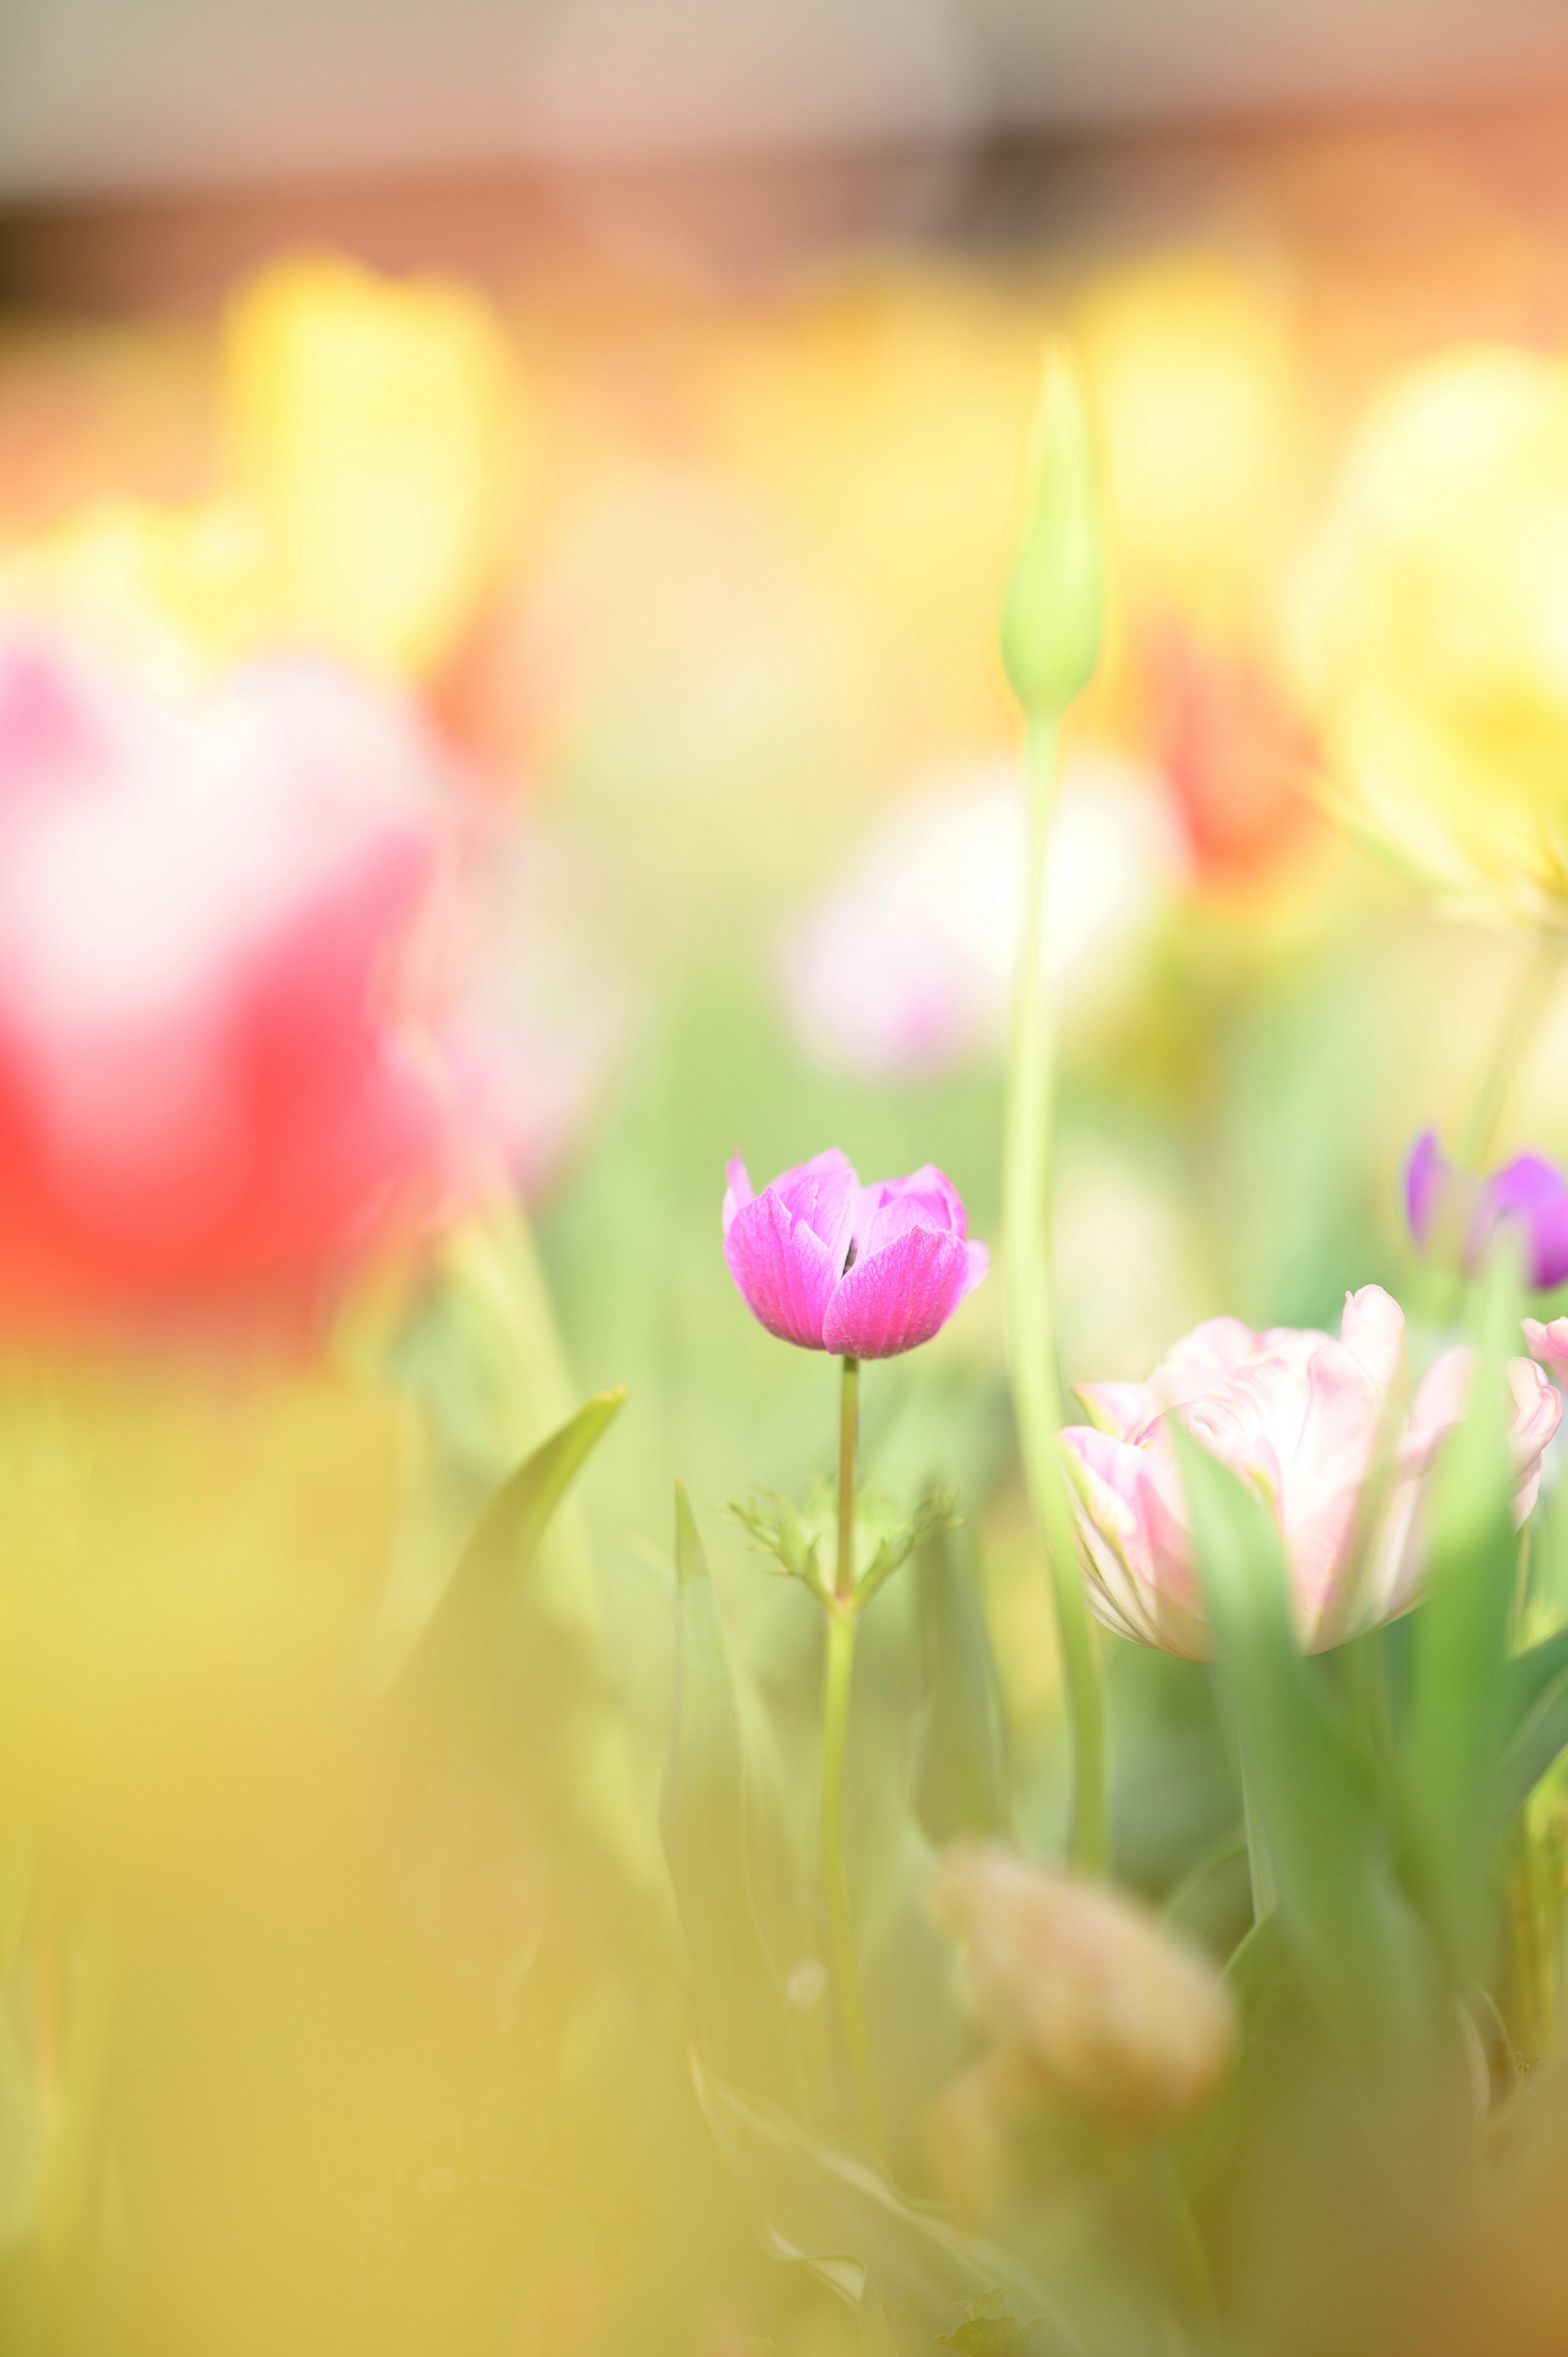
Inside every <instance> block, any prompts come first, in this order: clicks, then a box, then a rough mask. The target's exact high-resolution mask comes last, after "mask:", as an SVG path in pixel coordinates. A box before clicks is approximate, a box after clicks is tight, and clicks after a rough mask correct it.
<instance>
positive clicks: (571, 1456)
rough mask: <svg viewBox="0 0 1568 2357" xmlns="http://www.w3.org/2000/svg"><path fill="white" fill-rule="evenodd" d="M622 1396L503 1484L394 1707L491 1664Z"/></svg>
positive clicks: (433, 1696) (412, 1657)
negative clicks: (542, 1549)
mask: <svg viewBox="0 0 1568 2357" xmlns="http://www.w3.org/2000/svg"><path fill="white" fill-rule="evenodd" d="M625 1398H626V1393H625V1392H624V1391H614V1392H599V1393H597V1394H596V1395H595V1396H594V1398H592V1399H590V1400H588V1401H586V1402H585V1404H584V1405H583V1406H582V1407H580V1408H579V1409H578V1410H577V1413H576V1415H574V1416H573V1417H571V1419H570V1420H569V1421H568V1422H567V1423H565V1424H564V1425H563V1426H561V1428H560V1430H559V1431H557V1432H553V1433H552V1434H551V1435H550V1437H549V1438H548V1439H547V1440H544V1441H542V1442H541V1444H540V1446H539V1447H538V1448H536V1449H535V1450H534V1451H533V1454H532V1456H531V1457H528V1458H525V1459H524V1460H523V1462H522V1463H521V1465H520V1466H519V1467H518V1469H517V1470H516V1472H515V1473H513V1474H512V1475H511V1476H510V1478H509V1479H508V1480H505V1481H503V1482H502V1484H501V1486H500V1488H499V1490H498V1491H496V1494H495V1496H494V1497H493V1498H492V1499H491V1500H490V1502H489V1505H488V1506H487V1507H486V1509H485V1511H484V1513H483V1514H482V1515H481V1516H480V1518H479V1523H478V1528H477V1529H476V1531H475V1532H474V1534H473V1536H472V1538H470V1540H469V1541H468V1544H467V1546H466V1547H465V1548H464V1550H463V1554H462V1556H461V1558H460V1559H459V1561H458V1564H457V1567H456V1571H454V1573H453V1574H452V1577H451V1578H450V1579H449V1580H448V1581H447V1583H446V1587H445V1588H444V1589H443V1591H442V1593H441V1596H440V1598H439V1600H438V1602H437V1603H436V1606H435V1610H434V1611H433V1612H432V1614H431V1616H430V1618H429V1620H427V1621H426V1622H425V1624H424V1629H423V1630H422V1631H421V1632H420V1634H419V1637H418V1638H417V1640H416V1641H415V1642H414V1645H413V1649H412V1651H411V1652H410V1653H409V1655H408V1657H407V1659H406V1660H405V1661H404V1663H403V1667H402V1670H401V1671H400V1673H399V1674H398V1676H397V1678H396V1679H395V1681H394V1682H393V1684H392V1691H391V1694H390V1695H389V1697H388V1699H389V1702H390V1703H391V1704H392V1706H393V1707H394V1708H395V1709H397V1710H400V1711H406V1712H411V1713H415V1714H417V1713H418V1712H420V1711H422V1710H424V1708H426V1707H427V1706H430V1705H432V1704H434V1703H436V1702H437V1701H439V1700H440V1699H441V1698H442V1697H443V1696H446V1695H452V1694H455V1693H457V1692H460V1691H461V1690H462V1689H464V1688H465V1687H466V1686H467V1685H469V1684H471V1682H472V1680H473V1678H474V1677H475V1675H476V1674H478V1673H480V1672H482V1671H483V1670H484V1669H485V1668H486V1667H487V1666H488V1665H489V1663H490V1661H491V1660H492V1659H493V1658H494V1655H495V1652H496V1650H497V1648H498V1646H499V1641H500V1638H501V1632H502V1631H503V1629H504V1627H505V1623H506V1618H507V1613H508V1610H509V1609H510V1605H511V1603H512V1600H513V1598H515V1596H516V1595H517V1592H518V1590H519V1588H520V1587H521V1584H522V1583H523V1581H524V1580H525V1579H526V1577H527V1575H528V1571H529V1567H530V1566H531V1565H532V1561H533V1557H534V1553H535V1550H536V1549H537V1547H538V1545H539V1542H540V1539H541V1538H542V1535H543V1533H544V1529H545V1525H546V1524H547V1523H548V1522H549V1520H550V1517H551V1515H552V1514H553V1512H554V1510H555V1508H556V1506H557V1505H558V1504H559V1503H560V1501H561V1498H562V1495H563V1493H564V1491H565V1490H566V1487H567V1485H568V1484H569V1482H570V1481H571V1480H572V1478H573V1476H574V1475H575V1473H576V1472H577V1471H578V1470H579V1469H580V1468H581V1466H582V1464H583V1462H584V1460H585V1458H586V1457H587V1456H588V1454H589V1452H590V1451H591V1450H592V1449H593V1448H595V1447H596V1444H597V1443H598V1441H599V1440H600V1439H602V1437H604V1435H605V1433H606V1432H607V1430H608V1428H609V1426H610V1425H611V1424H613V1422H614V1421H615V1418H616V1416H617V1415H618V1414H619V1412H620V1409H621V1405H622V1404H623V1402H624V1401H625Z"/></svg>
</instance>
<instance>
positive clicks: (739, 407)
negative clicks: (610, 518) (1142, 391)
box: [704, 269, 1041, 759]
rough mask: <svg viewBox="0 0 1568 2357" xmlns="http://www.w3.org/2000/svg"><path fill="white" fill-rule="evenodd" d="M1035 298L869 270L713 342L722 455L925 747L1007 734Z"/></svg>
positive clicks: (714, 412) (712, 425) (863, 667)
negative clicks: (998, 650)
mask: <svg viewBox="0 0 1568 2357" xmlns="http://www.w3.org/2000/svg"><path fill="white" fill-rule="evenodd" d="M1040 326H1041V314H1040V307H1039V305H1038V303H1037V301H1036V300H1033V299H1030V298H1027V297H1026V298H1025V299H1023V300H1020V299H1018V298H1017V297H1016V296H1014V295H1013V294H1012V293H1011V292H1010V291H1009V290H1008V289H1007V288H1005V287H1004V285H1000V284H995V283H988V282H987V281H985V280H984V279H980V280H976V279H975V278H973V277H968V278H965V277H963V276H961V275H959V274H949V275H946V276H943V275H940V274H936V273H933V272H931V271H929V270H926V271H921V272H918V273H916V272H913V271H908V270H905V271H899V270H897V269H877V270H875V271H874V272H866V273H865V274H857V275H855V276H853V277H845V278H844V279H843V280H841V281H839V282H838V283H836V284H835V285H832V286H830V287H828V288H827V289H825V290H823V291H822V292H818V293H813V294H812V295H811V296H808V297H806V298H804V299H803V300H802V301H801V302H800V304H799V305H798V306H795V307H791V308H789V309H788V310H781V311H779V313H777V314H774V315H772V316H764V317H761V318H757V319H751V320H748V321H746V322H745V323H744V324H742V325H741V326H740V327H738V328H736V330H735V331H734V332H733V333H732V335H731V336H730V337H729V338H728V339H727V340H726V341H725V342H724V343H723V344H721V345H720V346H719V347H718V349H717V350H716V353H715V364H714V369H713V372H712V376H711V379H710V381H709V384H708V388H707V393H706V406H705V421H704V422H705V425H706V427H707V430H708V432H709V433H710V434H711V436H712V438H713V445H714V452H715V456H716V457H718V459H719V460H720V462H721V463H723V464H725V465H727V466H729V467H732V468H734V469H735V470H736V473H738V474H739V475H741V476H742V477H744V478H746V479H750V480H753V481H757V482H759V483H760V484H761V485H762V486H763V487H764V488H765V490H767V492H768V494H769V495H770V496H771V497H772V498H773V499H774V500H776V501H777V503H778V506H779V511H780V513H781V514H782V515H783V517H784V518H785V519H786V522H787V523H788V525H789V529H790V531H791V532H792V533H795V534H797V535H798V536H799V538H800V541H801V542H802V544H804V545H805V546H806V547H807V549H808V551H809V552H810V554H811V557H812V559H813V560H814V562H815V564H816V565H818V566H819V567H820V568H821V572H822V577H823V578H824V579H825V580H826V581H828V582H831V584H832V587H833V590H834V593H835V595H836V597H837V598H838V601H839V603H840V606H841V608H842V612H843V630H844V632H845V634H846V636H847V638H848V640H849V641H850V642H851V643H852V644H853V646H854V660H855V663H856V667H857V671H858V672H859V673H860V674H861V675H862V676H865V677H868V678H881V679H884V680H886V683H887V693H886V701H887V703H888V704H889V705H890V706H891V708H892V709H893V710H894V711H895V712H896V713H897V721H896V723H895V726H897V727H899V728H900V730H901V732H902V742H901V746H900V748H899V751H898V754H897V758H898V759H908V758H909V756H910V755H911V754H912V753H913V752H914V750H915V749H916V748H918V749H919V750H920V751H921V752H922V753H923V754H925V755H926V756H928V757H929V754H930V753H931V751H932V749H933V748H936V747H940V746H944V745H945V746H948V747H950V748H957V747H959V746H965V747H968V746H971V745H973V744H974V743H975V742H976V741H980V742H985V741H987V740H988V739H992V738H995V739H999V740H1005V738H1006V737H1007V735H1008V732H1009V728H1010V722H1009V716H1008V706H1007V701H1006V697H1005V695H1004V691H1003V687H1002V683H1001V680H1000V677H999V675H998V665H997V660H996V654H995V650H994V646H993V632H992V628H991V617H992V615H993V613H994V612H995V609H996V605H997V601H998V599H999V597H1000V596H1001V593H1002V588H1003V585H1004V579H1005V574H1006V566H1007V561H1008V554H1009V551H1008V544H1007V534H1008V528H1009V524H1010V522H1011V521H1012V519H1013V517H1014V514H1015V508H1016V504H1017V494H1018V454H1019V452H1020V450H1021V449H1022V448H1023V447H1024V446H1025V443H1026V436H1027V433H1028V427H1029V420H1030V418H1031V416H1032V414H1033V413H1034V408H1035V403H1036V396H1037V393H1038V389H1039V367H1040Z"/></svg>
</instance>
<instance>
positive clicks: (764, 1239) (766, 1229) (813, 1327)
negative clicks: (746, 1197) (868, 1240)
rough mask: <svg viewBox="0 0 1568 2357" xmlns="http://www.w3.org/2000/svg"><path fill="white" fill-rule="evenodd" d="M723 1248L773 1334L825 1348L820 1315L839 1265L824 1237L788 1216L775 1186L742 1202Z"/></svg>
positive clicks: (802, 1346)
mask: <svg viewBox="0 0 1568 2357" xmlns="http://www.w3.org/2000/svg"><path fill="white" fill-rule="evenodd" d="M724 1251H725V1263H726V1265H727V1266H728V1269H729V1273H730V1275H732V1276H733V1277H734V1279H735V1281H736V1286H738V1288H739V1290H740V1293H741V1296H742V1298H743V1299H744V1300H745V1302H746V1307H747V1308H748V1309H750V1311H751V1313H752V1315H753V1316H754V1317H755V1318H757V1320H758V1322H759V1323H760V1324H761V1325H763V1326H766V1327H767V1329H768V1332H769V1333H770V1334H774V1335H777V1336H778V1338H779V1340H780V1341H781V1342H795V1343H798V1344H799V1346H800V1349H801V1350H803V1351H820V1350H822V1348H823V1347H824V1345H823V1341H822V1318H823V1313H824V1312H825V1311H826V1309H827V1307H828V1304H829V1303H830V1301H831V1300H832V1296H833V1285H834V1280H835V1278H836V1277H837V1275H838V1267H837V1265H836V1263H835V1262H834V1260H833V1258H832V1254H831V1253H830V1252H829V1250H828V1247H827V1245H826V1244H825V1243H823V1242H822V1238H821V1237H820V1236H819V1235H816V1234H814V1233H813V1232H812V1231H811V1229H810V1228H809V1227H808V1226H807V1225H806V1224H805V1222H804V1221H803V1220H794V1221H792V1220H791V1219H790V1216H789V1211H788V1209H787V1208H786V1206H785V1204H784V1203H783V1201H782V1200H780V1198H779V1195H778V1194H777V1193H776V1191H775V1190H774V1189H773V1188H771V1187H768V1188H767V1189H764V1191H763V1192H762V1193H761V1194H760V1195H758V1196H757V1197H756V1198H755V1199H754V1200H752V1201H751V1202H749V1203H743V1204H742V1205H741V1206H740V1207H739V1209H738V1210H737V1211H736V1214H735V1217H734V1219H733V1220H732V1221H731V1222H730V1227H729V1232H728V1233H727V1234H726V1235H725V1243H724ZM832 1347H833V1348H835V1349H836V1348H837V1345H836V1344H835V1345H832Z"/></svg>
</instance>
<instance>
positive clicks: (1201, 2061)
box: [934, 1845, 1236, 2130]
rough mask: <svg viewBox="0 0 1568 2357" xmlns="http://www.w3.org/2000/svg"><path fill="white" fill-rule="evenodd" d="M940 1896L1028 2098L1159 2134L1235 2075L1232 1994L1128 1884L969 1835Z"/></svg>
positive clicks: (994, 2035) (972, 1984)
mask: <svg viewBox="0 0 1568 2357" xmlns="http://www.w3.org/2000/svg"><path fill="white" fill-rule="evenodd" d="M934 1903H935V1910H936V1914H937V1919H938V1921H940V1923H941V1924H942V1925H943V1926H944V1927H945V1928H946V1929H947V1930H948V1931H950V1932H952V1933H953V1934H954V1935H955V1936H956V1937H957V1938H958V1939H960V1940H961V1941H962V1942H963V1943H964V1948H965V1954H966V1974H965V1979H966V1994H967V1998H968V2003H969V2007H970V2010H971V2012H972V2014H973V2016H974V2018H975V2019H976V2021H978V2022H979V2024H980V2025H981V2027H982V2028H983V2029H984V2030H985V2031H986V2032H987V2034H988V2035H989V2037H990V2038H991V2040H993V2046H994V2049H995V2054H996V2060H997V2061H998V2062H999V2063H1001V2064H1003V2065H1004V2081H1005V2083H1007V2084H1008V2085H1009V2087H1010V2088H1011V2090H1012V2102H1013V2104H1014V2107H1015V2108H1020V2109H1021V2108H1025V2107H1026V2105H1027V2104H1028V2103H1029V2102H1030V2101H1033V2102H1036V2103H1038V2102H1042V2101H1057V2102H1060V2103H1063V2104H1069V2105H1071V2106H1072V2108H1073V2109H1074V2110H1077V2111H1080V2112H1085V2113H1088V2114H1090V2115H1092V2116H1093V2117H1095V2118H1097V2119H1101V2120H1103V2121H1106V2122H1107V2123H1109V2124H1111V2125H1112V2126H1120V2127H1124V2128H1133V2129H1143V2130H1154V2129H1157V2128H1162V2127H1165V2126H1169V2125H1170V2124H1171V2123H1172V2122H1173V2121H1175V2120H1177V2119H1180V2118H1181V2117H1182V2116H1183V2115H1184V2114H1186V2113H1187V2112H1189V2111H1191V2110H1192V2109H1193V2107H1194V2106H1195V2105H1196V2104H1199V2103H1201V2101H1202V2100H1203V2098H1204V2096H1205V2095H1207V2094H1208V2093H1209V2091H1210V2089H1211V2088H1212V2087H1213V2086H1214V2085H1215V2083H1216V2082H1217V2081H1218V2080H1219V2076H1220V2074H1221V2072H1223V2071H1224V2069H1225V2067H1226V2064H1227V2063H1228V2061H1230V2055H1231V2052H1232V2050H1233V2049H1234V2046H1235V2041H1236V2016H1235V2008H1234V2007H1233V2006H1232V2004H1231V2001H1230V1995H1229V1993H1228V1991H1227V1990H1226V1989H1225V1987H1224V1986H1223V1984H1222V1983H1221V1982H1220V1980H1219V1976H1218V1975H1217V1974H1216V1973H1215V1971H1214V1969H1213V1967H1212V1966H1211V1965H1210V1964H1208V1961H1207V1959H1206V1958H1205V1957H1204V1956H1203V1955H1202V1954H1201V1953H1199V1951H1198V1950H1197V1949H1196V1948H1194V1947H1192V1946H1191V1945H1190V1944H1189V1943H1187V1942H1186V1941H1185V1940H1182V1939H1180V1938H1178V1937H1177V1936H1176V1934H1175V1933H1173V1932H1170V1931H1168V1930H1167V1929H1166V1928H1165V1926H1164V1925H1163V1924H1161V1923H1159V1922H1157V1921H1155V1918H1154V1917H1153V1916H1152V1915H1150V1914H1149V1913H1148V1912H1147V1911H1146V1910H1144V1908H1143V1907H1141V1906H1139V1905H1138V1904H1137V1902H1136V1901H1135V1900H1131V1899H1129V1898H1127V1897H1126V1896H1125V1895H1124V1894H1123V1893H1122V1892H1119V1891H1113V1890H1111V1889H1106V1888H1104V1887H1103V1886H1101V1885H1099V1884H1094V1883H1089V1882H1084V1881H1080V1880H1079V1879H1077V1878H1074V1877H1072V1876H1069V1875H1066V1874H1059V1873H1054V1872H1052V1871H1050V1870H1049V1869H1047V1868H1046V1867H1039V1866H1034V1865H1031V1864H1030V1863H1029V1862H1028V1861H1027V1860H1026V1859H1024V1858H1021V1857H1018V1856H1017V1855H1016V1854H1015V1852H1013V1851H1011V1850H1008V1849H1005V1848H1004V1847H1002V1846H1000V1845H995V1846H985V1847H972V1846H967V1845H966V1846H960V1847H957V1848H954V1849H951V1850H950V1851H948V1853H947V1854H946V1856H945V1857H944V1858H943V1860H942V1863H941V1866H940V1869H939V1873H938V1878H937V1882H936V1888H935V1892H934ZM997 2083H998V2084H1000V2083H1003V2081H998V2082H997Z"/></svg>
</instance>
